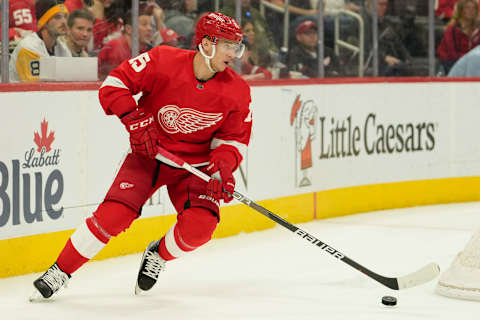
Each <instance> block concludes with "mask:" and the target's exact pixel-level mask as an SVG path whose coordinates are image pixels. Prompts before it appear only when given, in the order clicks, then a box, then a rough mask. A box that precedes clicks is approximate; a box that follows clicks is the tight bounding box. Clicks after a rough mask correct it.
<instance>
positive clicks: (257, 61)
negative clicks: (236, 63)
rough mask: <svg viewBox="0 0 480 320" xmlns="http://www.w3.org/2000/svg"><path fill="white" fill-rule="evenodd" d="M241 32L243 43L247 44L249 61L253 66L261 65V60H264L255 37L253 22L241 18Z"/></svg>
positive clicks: (260, 47)
mask: <svg viewBox="0 0 480 320" xmlns="http://www.w3.org/2000/svg"><path fill="white" fill-rule="evenodd" d="M242 32H243V35H244V38H245V41H244V42H245V43H246V44H247V45H248V48H249V50H248V53H247V55H248V56H249V57H248V60H249V63H250V64H251V65H253V66H261V65H262V62H263V61H264V60H265V59H264V58H263V57H262V54H263V52H262V49H263V48H262V46H261V45H260V46H259V44H258V41H257V39H256V33H255V28H254V26H253V22H252V21H251V20H250V19H244V20H242Z"/></svg>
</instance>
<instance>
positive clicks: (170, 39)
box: [152, 28, 185, 47]
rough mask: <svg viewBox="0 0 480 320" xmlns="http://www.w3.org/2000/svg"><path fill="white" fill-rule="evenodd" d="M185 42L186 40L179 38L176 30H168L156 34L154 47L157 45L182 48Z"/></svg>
mask: <svg viewBox="0 0 480 320" xmlns="http://www.w3.org/2000/svg"><path fill="white" fill-rule="evenodd" d="M184 40H185V39H184V38H183V37H181V36H179V35H178V33H176V32H175V30H172V29H167V28H166V29H163V30H161V31H159V32H156V33H155V35H154V36H153V42H152V43H153V46H154V47H156V46H157V45H168V46H172V47H181V44H183V42H184ZM181 42H182V43H181Z"/></svg>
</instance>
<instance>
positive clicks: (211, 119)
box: [34, 12, 252, 298]
mask: <svg viewBox="0 0 480 320" xmlns="http://www.w3.org/2000/svg"><path fill="white" fill-rule="evenodd" d="M195 39H196V40H195V43H196V45H197V47H198V50H196V51H193V50H183V49H179V48H175V47H170V46H158V47H155V48H154V49H152V50H150V51H148V52H145V53H142V54H140V55H139V56H137V57H135V58H132V59H129V60H127V61H125V62H123V63H122V64H121V65H120V66H119V67H118V68H116V69H115V70H113V71H112V72H111V73H110V74H109V76H108V77H107V78H106V79H105V81H104V82H103V84H102V86H101V88H100V91H99V97H100V103H101V105H102V107H103V109H104V111H105V113H106V114H108V115H115V116H117V117H119V118H120V121H121V122H122V123H123V124H124V125H125V126H126V129H127V131H128V132H129V134H130V146H131V149H132V152H131V153H129V154H128V155H127V157H126V159H125V160H124V162H123V164H122V167H121V168H120V170H119V172H118V173H117V176H116V178H115V181H114V182H113V184H112V186H111V187H110V190H109V191H108V192H107V195H106V197H105V199H104V201H103V203H101V204H100V205H99V207H98V208H97V210H96V211H95V212H94V213H93V215H92V216H90V217H88V218H87V219H86V220H85V222H84V223H83V224H82V225H81V226H80V227H79V228H78V229H77V230H76V231H75V232H74V233H73V234H72V236H71V237H70V239H69V240H68V241H67V244H66V245H65V247H64V249H63V250H62V252H61V253H60V255H59V257H58V259H57V261H56V263H55V264H54V265H53V266H52V267H50V268H49V269H48V270H47V271H46V272H45V274H43V275H42V276H41V277H40V278H38V279H37V280H35V281H34V286H35V288H36V289H37V291H36V292H37V294H38V295H40V294H41V296H42V297H43V298H50V297H51V296H52V295H53V294H54V293H56V292H57V291H58V290H59V289H60V288H62V287H63V286H64V285H65V284H66V283H67V282H68V279H69V278H70V277H71V274H72V273H73V272H74V271H76V270H77V269H78V268H80V266H82V265H83V264H84V263H85V262H87V261H88V260H89V259H91V258H93V257H94V256H95V255H96V254H97V253H98V252H99V251H100V250H102V248H103V247H104V246H105V245H106V244H107V243H108V241H109V239H110V238H111V237H114V236H116V235H118V234H119V233H120V232H122V231H124V230H126V229H127V228H128V227H129V226H130V224H131V223H132V222H133V221H134V220H135V219H137V218H138V217H139V216H140V214H141V209H142V206H143V204H144V203H145V201H147V199H148V198H149V197H150V196H151V195H152V194H153V193H154V192H155V191H156V190H157V189H158V188H159V187H160V186H163V185H166V186H167V190H168V194H169V197H170V200H171V202H172V204H173V205H174V207H175V209H176V210H177V212H178V215H177V221H176V222H175V223H174V224H173V225H172V226H171V228H170V230H169V231H168V232H167V233H166V234H165V235H164V236H163V237H162V238H161V239H160V240H156V241H153V242H151V243H150V244H149V245H148V246H147V248H146V249H145V252H144V254H143V257H142V261H141V265H140V270H139V272H138V276H137V284H136V288H135V293H137V294H138V293H141V292H143V291H147V290H149V289H151V288H152V287H153V285H154V284H155V283H156V281H157V278H158V275H159V273H160V271H162V270H164V268H165V264H166V262H167V261H170V260H173V259H175V258H178V257H180V256H182V255H184V254H187V253H188V252H191V251H193V250H195V249H197V248H198V247H200V246H201V245H203V244H205V243H206V242H208V241H209V240H210V239H211V236H212V233H213V231H214V230H215V228H216V227H217V224H218V222H219V221H220V215H219V207H220V203H221V201H222V200H223V201H225V202H228V201H230V200H232V196H231V194H232V193H233V191H234V188H235V179H234V178H233V172H234V171H235V170H236V169H237V168H238V166H239V165H240V162H241V161H242V153H243V152H244V151H245V150H246V148H247V146H248V143H249V140H250V132H251V127H252V116H251V112H250V107H249V105H250V101H251V98H250V88H249V86H248V84H247V83H246V82H245V80H243V79H242V78H241V77H240V76H239V75H238V74H237V73H235V71H233V70H232V69H230V65H231V64H233V62H234V59H235V58H240V57H241V55H242V53H243V51H244V46H243V44H242V42H241V41H242V32H241V29H240V27H239V25H238V24H237V22H235V20H233V19H232V18H230V17H227V16H225V15H222V14H219V13H216V12H210V13H208V14H207V15H205V16H203V17H202V18H201V19H200V20H199V22H198V24H197V27H196V33H195ZM140 92H141V93H142V96H141V98H140V99H139V100H138V104H137V103H136V102H135V99H134V98H133V97H132V96H133V95H136V94H139V93H140ZM159 146H161V147H162V148H164V149H167V150H169V151H170V152H172V153H173V154H176V155H177V156H180V157H183V158H184V159H185V160H186V161H188V162H190V164H192V165H193V166H195V167H197V168H198V169H199V170H202V171H203V172H205V173H207V174H209V175H212V177H215V178H212V179H211V180H210V181H209V182H208V183H206V182H204V181H203V180H201V179H199V178H197V177H195V176H193V175H192V174H191V173H189V172H188V171H186V170H183V169H181V168H178V167H175V166H174V165H173V164H167V163H163V162H160V161H158V160H155V156H156V154H157V150H158V148H159Z"/></svg>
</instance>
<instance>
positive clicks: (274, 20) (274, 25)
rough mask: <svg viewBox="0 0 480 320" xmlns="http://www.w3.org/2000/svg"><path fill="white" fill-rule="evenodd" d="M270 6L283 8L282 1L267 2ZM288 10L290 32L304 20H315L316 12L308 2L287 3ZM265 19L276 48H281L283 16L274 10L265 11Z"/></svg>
mask: <svg viewBox="0 0 480 320" xmlns="http://www.w3.org/2000/svg"><path fill="white" fill-rule="evenodd" d="M269 1H270V2H271V3H272V4H274V5H276V6H278V7H281V8H285V1H284V0H269ZM288 10H289V12H290V22H289V23H290V26H293V28H292V29H291V30H295V28H296V26H297V25H298V24H299V23H301V22H302V21H304V20H305V19H309V20H315V19H316V16H317V13H318V10H317V9H316V7H314V4H311V3H310V1H309V0H291V1H289V5H288ZM265 18H266V20H267V22H268V26H269V28H270V31H271V32H272V34H273V39H274V41H275V44H276V46H277V47H282V46H283V41H284V39H283V36H284V23H283V21H284V20H283V19H284V15H283V13H281V12H277V11H274V10H266V12H265Z"/></svg>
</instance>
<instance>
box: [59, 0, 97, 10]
mask: <svg viewBox="0 0 480 320" xmlns="http://www.w3.org/2000/svg"><path fill="white" fill-rule="evenodd" d="M64 4H65V7H67V9H68V12H73V11H75V10H80V9H84V8H86V7H90V6H91V5H92V4H93V3H92V0H65V3H64Z"/></svg>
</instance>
